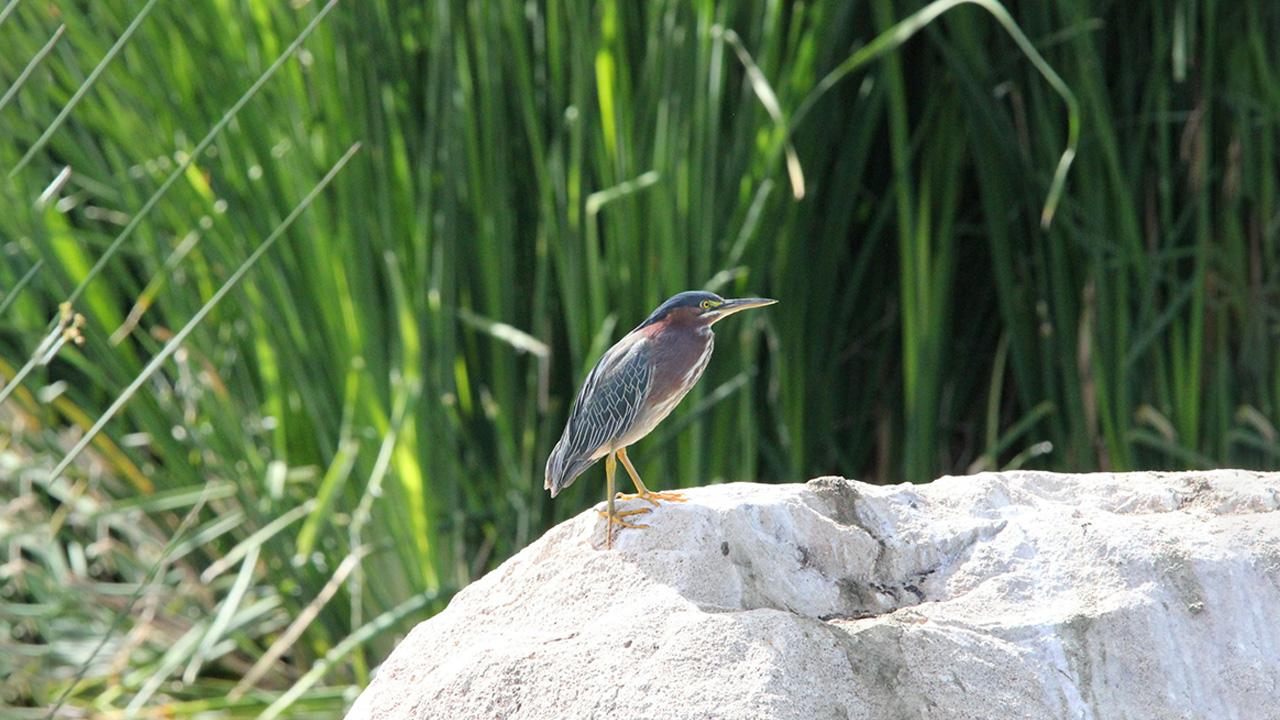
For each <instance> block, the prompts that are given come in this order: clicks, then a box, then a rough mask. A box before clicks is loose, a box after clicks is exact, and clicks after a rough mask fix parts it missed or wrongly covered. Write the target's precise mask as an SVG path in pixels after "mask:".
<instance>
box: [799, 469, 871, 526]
mask: <svg viewBox="0 0 1280 720" xmlns="http://www.w3.org/2000/svg"><path fill="white" fill-rule="evenodd" d="M805 484H806V485H807V486H808V487H809V489H810V490H812V491H813V494H814V495H816V496H818V497H819V498H821V499H822V500H823V501H824V502H825V503H826V505H827V507H828V508H829V509H830V512H831V519H832V520H835V521H836V522H838V523H840V524H841V525H856V524H857V523H858V512H857V503H858V497H859V496H858V491H857V489H855V488H854V487H853V483H851V482H849V481H848V480H845V479H844V478H842V477H820V478H815V479H813V480H810V481H809V482H808V483H805Z"/></svg>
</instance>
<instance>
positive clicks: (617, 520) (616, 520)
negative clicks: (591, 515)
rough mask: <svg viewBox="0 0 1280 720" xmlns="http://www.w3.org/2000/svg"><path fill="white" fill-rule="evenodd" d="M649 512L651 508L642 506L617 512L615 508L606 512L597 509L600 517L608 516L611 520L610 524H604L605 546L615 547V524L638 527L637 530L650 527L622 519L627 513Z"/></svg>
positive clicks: (639, 513)
mask: <svg viewBox="0 0 1280 720" xmlns="http://www.w3.org/2000/svg"><path fill="white" fill-rule="evenodd" d="M610 509H612V508H610ZM647 512H649V508H640V509H639V510H623V511H622V512H617V511H616V510H615V511H614V512H612V513H609V512H605V511H603V510H597V511H596V513H597V514H599V515H600V517H602V518H608V520H609V522H608V524H606V525H605V526H604V547H605V549H606V550H607V549H609V548H612V547H613V526H614V525H621V526H622V527H626V528H634V529H636V530H644V529H646V528H648V527H649V526H648V525H641V524H639V523H629V522H627V521H626V520H623V519H622V518H623V516H625V515H643V514H644V513H647Z"/></svg>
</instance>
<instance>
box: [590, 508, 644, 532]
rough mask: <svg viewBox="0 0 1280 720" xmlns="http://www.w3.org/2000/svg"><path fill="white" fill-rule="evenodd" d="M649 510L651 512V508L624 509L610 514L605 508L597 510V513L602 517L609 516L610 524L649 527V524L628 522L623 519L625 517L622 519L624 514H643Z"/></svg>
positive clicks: (639, 527) (640, 527) (638, 527)
mask: <svg viewBox="0 0 1280 720" xmlns="http://www.w3.org/2000/svg"><path fill="white" fill-rule="evenodd" d="M647 512H649V508H640V509H639V510H623V511H622V512H615V513H613V514H612V515H610V514H609V513H607V512H605V511H604V510H597V511H596V514H597V515H599V516H600V517H602V518H609V524H610V525H621V526H622V527H629V528H636V529H642V528H647V527H649V526H648V525H633V524H631V523H629V522H627V521H626V520H623V519H622V516H624V515H643V514H644V513H647Z"/></svg>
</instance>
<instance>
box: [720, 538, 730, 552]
mask: <svg viewBox="0 0 1280 720" xmlns="http://www.w3.org/2000/svg"><path fill="white" fill-rule="evenodd" d="M720 554H721V555H728V554H729V541H728V540H726V541H724V542H722V543H720Z"/></svg>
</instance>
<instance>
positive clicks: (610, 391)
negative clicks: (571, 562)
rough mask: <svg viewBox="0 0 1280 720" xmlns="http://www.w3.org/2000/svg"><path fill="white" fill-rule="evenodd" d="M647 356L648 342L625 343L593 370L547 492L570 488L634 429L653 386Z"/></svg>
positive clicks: (555, 455) (554, 457) (554, 458)
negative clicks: (600, 453)
mask: <svg viewBox="0 0 1280 720" xmlns="http://www.w3.org/2000/svg"><path fill="white" fill-rule="evenodd" d="M648 353H649V343H648V340H647V339H645V338H643V337H637V338H630V339H629V338H624V339H623V340H622V341H620V342H619V343H618V344H617V345H615V346H613V347H612V348H610V349H609V351H608V352H606V353H605V354H604V357H602V358H600V361H599V362H598V363H596V366H595V367H594V368H592V369H591V372H590V373H589V374H588V375H587V379H586V381H585V382H583V384H582V389H581V390H580V391H578V397H577V399H576V400H574V403H573V411H572V412H571V413H570V414H569V422H568V423H567V424H566V425H565V429H564V435H563V436H561V438H560V442H558V443H556V447H555V449H554V450H552V453H551V458H550V459H549V460H550V461H549V462H548V463H547V483H546V486H547V487H548V488H550V489H553V491H554V492H558V491H559V490H560V489H561V488H563V487H567V486H568V485H569V484H570V483H572V482H573V481H574V479H575V478H576V477H577V476H578V474H579V473H581V472H582V471H583V470H585V469H586V468H587V467H589V466H590V465H591V464H593V463H594V462H595V460H594V459H592V458H591V456H592V455H594V454H595V453H596V452H598V451H599V450H600V449H601V448H603V447H605V446H606V445H608V444H609V443H610V442H612V441H613V440H615V439H617V438H619V437H621V436H623V435H624V434H626V432H627V430H628V429H630V428H631V426H632V425H633V424H634V423H635V421H636V418H637V417H638V416H639V414H640V408H641V405H642V403H643V402H644V398H645V396H646V395H647V394H648V392H649V386H650V384H651V382H652V380H653V367H652V366H651V365H650V364H649V362H648Z"/></svg>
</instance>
